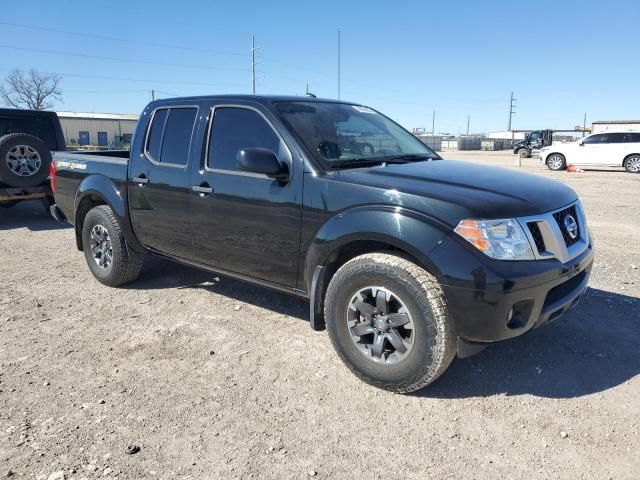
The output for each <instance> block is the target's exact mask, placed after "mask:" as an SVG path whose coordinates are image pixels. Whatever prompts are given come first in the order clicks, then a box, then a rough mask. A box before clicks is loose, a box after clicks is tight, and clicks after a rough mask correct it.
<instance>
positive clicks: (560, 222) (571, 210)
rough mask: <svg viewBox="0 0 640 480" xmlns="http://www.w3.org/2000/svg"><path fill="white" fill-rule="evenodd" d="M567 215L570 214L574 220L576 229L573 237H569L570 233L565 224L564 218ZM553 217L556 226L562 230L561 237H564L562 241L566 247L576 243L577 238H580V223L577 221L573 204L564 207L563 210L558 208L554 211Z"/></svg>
mask: <svg viewBox="0 0 640 480" xmlns="http://www.w3.org/2000/svg"><path fill="white" fill-rule="evenodd" d="M567 215H571V216H572V217H573V219H574V220H575V221H576V225H577V230H576V237H575V238H572V237H571V235H570V234H569V232H568V231H567V227H566V226H565V223H564V220H565V218H566V217H567ZM553 218H555V219H556V222H557V223H558V227H560V231H561V232H562V238H564V243H565V244H566V245H567V247H570V246H571V245H573V244H574V243H576V242H577V241H578V240H580V223H579V222H578V215H577V212H576V206H575V205H571V206H570V207H568V208H565V209H564V210H560V211H559V212H556V213H554V214H553Z"/></svg>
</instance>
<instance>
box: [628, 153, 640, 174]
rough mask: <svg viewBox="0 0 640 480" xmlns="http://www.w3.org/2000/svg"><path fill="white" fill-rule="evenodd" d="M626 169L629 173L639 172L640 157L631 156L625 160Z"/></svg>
mask: <svg viewBox="0 0 640 480" xmlns="http://www.w3.org/2000/svg"><path fill="white" fill-rule="evenodd" d="M627 168H628V169H629V171H631V172H634V173H636V172H640V156H633V157H631V158H629V160H627Z"/></svg>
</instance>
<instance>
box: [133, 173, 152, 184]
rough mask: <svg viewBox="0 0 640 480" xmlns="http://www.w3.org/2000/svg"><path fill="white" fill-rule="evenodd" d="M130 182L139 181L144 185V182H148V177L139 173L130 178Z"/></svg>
mask: <svg viewBox="0 0 640 480" xmlns="http://www.w3.org/2000/svg"><path fill="white" fill-rule="evenodd" d="M131 181H132V182H134V183H139V184H140V185H144V184H146V183H149V179H148V178H147V177H145V176H144V175H141V176H139V177H133V178H132V179H131Z"/></svg>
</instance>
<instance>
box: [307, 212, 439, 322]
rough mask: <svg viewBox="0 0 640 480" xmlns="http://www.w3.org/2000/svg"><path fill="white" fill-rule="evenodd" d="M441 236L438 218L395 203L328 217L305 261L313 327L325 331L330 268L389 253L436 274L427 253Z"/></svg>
mask: <svg viewBox="0 0 640 480" xmlns="http://www.w3.org/2000/svg"><path fill="white" fill-rule="evenodd" d="M365 225H368V226H369V228H364V226H365ZM446 234H447V232H446V230H445V227H444V225H443V224H442V223H441V222H438V221H436V220H434V219H431V218H429V217H426V216H425V215H423V214H420V213H418V212H413V211H409V210H406V209H402V208H397V207H392V208H389V207H378V206H372V207H360V208H356V209H353V210H352V211H349V212H342V213H340V214H338V215H337V216H335V217H333V218H332V219H331V220H329V221H328V222H327V223H325V224H324V225H323V226H322V228H320V230H319V231H318V233H317V234H316V237H315V239H314V240H313V242H312V243H311V246H310V248H309V250H308V252H307V255H306V259H305V269H304V281H305V287H306V289H307V291H308V292H309V297H310V299H311V303H310V321H311V326H312V328H314V329H315V330H322V329H324V315H323V310H324V295H325V293H326V290H327V287H328V285H329V282H330V281H331V278H332V277H333V275H334V274H335V272H336V271H337V270H338V269H339V268H340V267H341V266H342V265H344V264H345V263H347V262H348V261H349V260H351V259H353V258H355V257H357V256H360V255H363V254H365V253H372V252H380V251H391V252H394V253H396V254H397V255H399V256H402V257H404V258H407V259H409V260H411V261H412V262H413V263H415V264H417V265H418V266H420V267H421V268H424V269H425V270H426V271H428V272H429V273H431V274H432V275H434V276H435V277H436V278H439V277H440V276H441V275H440V271H439V269H438V268H437V267H436V265H435V264H434V263H433V262H432V261H431V260H430V259H429V253H430V252H431V250H433V248H435V246H436V245H437V244H438V242H439V241H440V240H442V239H443V238H444V237H445V235H446Z"/></svg>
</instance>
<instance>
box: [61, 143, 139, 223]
mask: <svg viewBox="0 0 640 480" xmlns="http://www.w3.org/2000/svg"><path fill="white" fill-rule="evenodd" d="M52 154H53V158H52V161H53V162H54V163H55V167H56V191H55V198H56V204H57V206H58V208H59V209H60V210H61V211H62V213H63V214H64V215H65V217H66V218H67V219H68V220H69V221H70V222H71V223H73V217H74V215H73V213H74V210H75V204H74V203H75V196H76V193H77V192H78V190H79V189H80V184H81V183H82V182H83V181H84V180H85V178H86V177H88V176H92V177H97V178H95V179H91V181H97V182H99V181H100V177H102V178H104V179H110V181H112V182H113V184H115V186H116V188H117V189H118V195H121V196H125V195H126V182H127V164H128V162H129V151H128V150H105V151H102V152H83V151H75V152H69V151H64V152H52ZM87 188H89V186H87Z"/></svg>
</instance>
